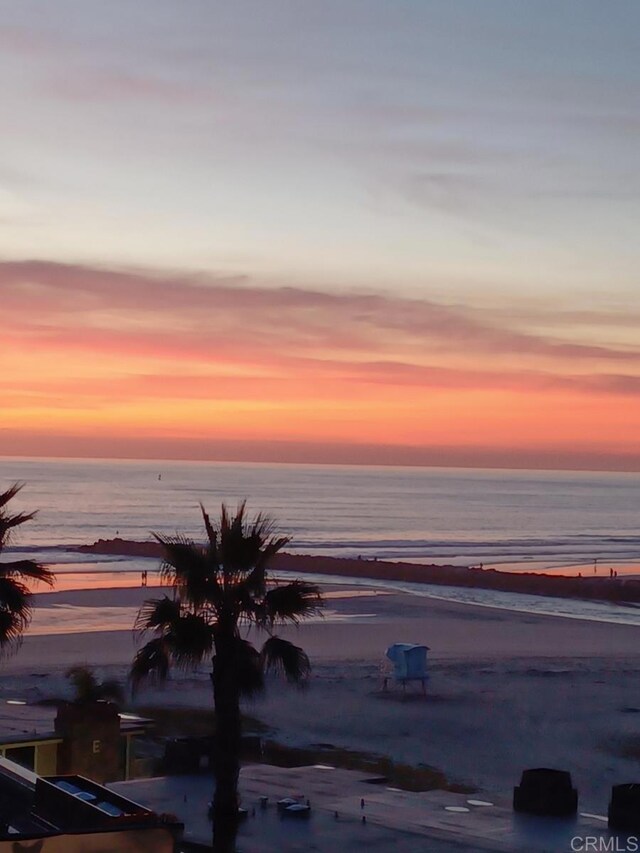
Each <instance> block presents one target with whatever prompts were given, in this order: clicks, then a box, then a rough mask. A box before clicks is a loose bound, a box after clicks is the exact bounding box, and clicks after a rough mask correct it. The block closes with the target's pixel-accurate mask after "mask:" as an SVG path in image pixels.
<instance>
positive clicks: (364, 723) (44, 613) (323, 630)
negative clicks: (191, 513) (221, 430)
mask: <svg viewBox="0 0 640 853" xmlns="http://www.w3.org/2000/svg"><path fill="white" fill-rule="evenodd" d="M326 591H327V592H328V593H329V594H330V596H329V597H328V599H327V607H326V610H327V613H326V616H325V618H324V619H322V620H317V621H314V622H312V623H310V624H306V625H303V626H301V627H300V628H297V629H295V628H290V629H286V630H285V629H283V630H282V631H281V632H280V633H282V634H283V635H286V636H288V637H291V638H293V639H295V640H296V641H297V642H299V644H300V645H302V646H303V647H304V648H305V649H306V650H307V652H308V653H309V655H310V657H311V659H312V662H313V667H314V669H313V676H312V679H311V683H310V684H309V687H308V688H307V689H306V690H304V691H298V690H295V689H291V688H289V687H284V686H281V685H279V684H272V685H270V689H269V690H268V692H267V694H266V695H265V696H264V697H262V698H260V699H258V700H256V701H254V702H252V703H250V704H249V705H247V711H248V713H250V714H251V715H252V716H254V717H257V718H259V719H260V720H262V721H263V722H264V723H266V724H267V725H269V726H270V727H271V728H272V730H273V737H274V738H275V739H277V740H278V741H280V742H283V743H287V744H290V745H297V746H308V745H310V744H317V743H325V744H333V745H335V746H341V747H345V748H352V749H358V750H363V751H368V752H376V753H380V754H381V755H385V756H389V757H391V758H394V759H396V760H398V761H402V762H406V763H408V764H413V765H417V764H420V763H425V764H429V765H431V766H434V767H436V768H438V769H439V770H441V771H443V772H444V773H445V774H446V776H447V778H448V780H449V781H451V782H459V783H463V784H465V785H468V786H471V787H473V788H477V789H478V790H481V791H484V792H487V793H491V792H494V793H500V794H508V793H509V790H510V788H511V786H512V785H513V784H514V782H515V781H516V779H517V777H518V775H519V773H520V772H521V770H522V769H523V768H524V767H527V766H541V765H551V766H558V767H564V768H567V769H569V770H571V772H572V773H573V774H574V777H575V781H576V784H577V785H578V787H579V788H580V790H581V792H582V796H583V805H584V806H585V807H587V806H588V807H589V808H591V809H594V810H596V811H599V812H602V809H603V808H604V807H605V800H606V796H607V795H608V790H609V786H610V785H611V784H613V783H615V782H620V781H629V780H633V779H635V778H636V777H637V775H638V773H637V771H638V766H637V756H638V754H639V748H640V735H639V732H638V726H639V721H640V686H639V685H638V674H639V672H640V643H639V642H638V640H639V639H640V628H638V627H634V626H624V625H620V626H618V625H611V624H604V623H595V622H589V621H585V620H575V619H566V618H561V617H549V616H546V617H545V616H534V615H531V614H524V613H516V612H510V611H505V610H497V609H492V608H487V607H475V606H472V605H464V604H456V603H451V602H444V601H438V600H432V599H425V598H420V597H417V596H411V595H406V594H379V592H376V591H375V590H369V591H367V590H362V589H359V590H349V589H348V588H347V589H345V588H343V587H341V588H338V587H331V586H328V587H326ZM161 592H162V590H159V589H153V588H147V589H141V588H122V589H120V588H119V589H104V590H95V589H93V590H86V591H83V590H76V591H67V592H53V593H43V594H40V595H39V596H38V606H37V608H36V613H35V617H34V620H33V633H30V634H28V635H27V636H26V638H25V640H24V643H23V645H22V647H21V649H20V650H19V652H18V653H17V654H16V655H15V656H13V657H11V658H9V659H5V660H4V661H3V662H2V675H0V697H1V698H2V699H3V700H7V699H22V700H26V701H28V702H36V701H40V700H42V699H47V698H53V697H59V696H62V695H65V694H66V693H67V692H68V686H67V685H66V683H65V679H64V670H65V668H66V667H68V666H70V665H72V664H77V663H85V664H89V665H92V666H95V667H98V669H99V671H100V673H102V674H103V675H106V674H108V675H109V676H118V677H121V678H124V677H125V676H126V670H127V666H128V663H129V662H130V660H131V657H132V654H133V651H134V647H135V638H134V636H133V633H132V631H131V630H130V627H126V628H122V629H120V630H91V631H86V632H76V633H56V634H49V633H39V632H41V631H46V630H47V626H48V625H49V626H50V625H51V624H52V620H53V621H55V619H56V614H57V613H58V612H60V611H62V612H68V611H67V610H65V608H72V610H71V612H73V613H86V612H89V613H90V612H91V611H94V616H95V610H96V608H97V609H98V612H99V613H101V614H104V613H106V614H108V615H109V614H110V616H109V618H111V617H112V616H113V612H114V611H115V612H116V613H117V618H118V619H120V620H122V621H123V624H126V625H128V626H130V624H131V619H130V617H131V614H133V613H135V611H136V609H137V607H138V606H139V604H140V603H141V602H142V601H143V600H144V598H146V597H149V596H150V595H151V596H153V595H156V594H157V593H161ZM125 620H129V621H128V623H127V622H126V621H125ZM93 624H94V627H95V625H96V624H99V623H96V622H95V620H94V623H93ZM392 642H416V643H425V644H426V645H428V646H429V647H430V649H431V651H430V660H431V664H430V671H431V679H430V682H429V687H428V691H427V697H426V698H422V697H421V696H419V695H418V694H417V691H416V692H415V693H414V692H413V691H411V690H409V691H408V692H407V695H403V694H402V692H401V691H400V690H392V691H390V692H388V693H387V694H384V693H382V692H381V689H380V688H381V678H380V665H381V663H382V661H383V655H384V651H385V649H386V647H387V646H388V645H390V644H391V643H392ZM210 703H211V695H210V684H209V679H208V675H207V672H206V670H205V669H203V670H202V671H201V672H196V673H189V674H177V675H175V676H174V677H173V678H172V679H171V681H170V682H169V683H168V684H167V685H166V686H165V687H164V688H158V687H147V688H145V689H143V690H142V691H141V692H140V694H139V695H138V696H137V697H136V699H135V702H132V707H134V706H135V705H138V706H143V707H149V706H168V707H178V706H179V707H209V706H210ZM633 756H635V757H633Z"/></svg>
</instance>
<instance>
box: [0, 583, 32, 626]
mask: <svg viewBox="0 0 640 853" xmlns="http://www.w3.org/2000/svg"><path fill="white" fill-rule="evenodd" d="M0 608H1V609H2V610H7V611H9V612H10V613H13V614H14V615H15V616H16V617H17V618H19V619H21V620H22V621H23V623H24V626H25V628H26V627H27V625H28V624H29V621H30V619H31V595H30V593H29V590H28V589H27V587H26V586H25V585H24V584H23V583H22V582H21V581H18V580H15V579H14V578H3V577H0Z"/></svg>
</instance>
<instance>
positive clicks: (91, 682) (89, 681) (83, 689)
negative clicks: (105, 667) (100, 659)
mask: <svg viewBox="0 0 640 853" xmlns="http://www.w3.org/2000/svg"><path fill="white" fill-rule="evenodd" d="M65 675H66V677H67V678H68V679H69V681H70V682H71V684H72V685H73V688H74V690H75V701H76V702H95V701H96V700H97V698H98V681H97V679H96V677H95V675H94V674H93V672H92V670H90V669H89V668H88V667H86V666H72V667H71V668H70V669H68V670H67V671H66V673H65Z"/></svg>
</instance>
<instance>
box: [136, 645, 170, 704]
mask: <svg viewBox="0 0 640 853" xmlns="http://www.w3.org/2000/svg"><path fill="white" fill-rule="evenodd" d="M170 666H171V657H170V655H169V649H168V646H167V642H166V640H165V639H164V637H157V638H156V639H154V640H149V642H148V643H145V645H144V646H142V648H141V649H138V651H137V652H136V656H135V657H134V659H133V663H132V664H131V669H130V670H129V681H130V682H131V687H132V690H133V692H134V693H135V691H136V690H137V689H138V688H139V687H140V685H141V684H142V682H143V681H146V680H154V679H157V680H158V681H161V682H162V681H166V679H167V676H168V675H169V669H170Z"/></svg>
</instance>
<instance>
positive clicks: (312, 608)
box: [264, 580, 323, 625]
mask: <svg viewBox="0 0 640 853" xmlns="http://www.w3.org/2000/svg"><path fill="white" fill-rule="evenodd" d="M322 606H323V602H322V596H321V595H320V590H319V588H318V587H317V586H316V585H315V584H312V583H307V582H306V581H300V580H295V581H291V583H287V584H283V585H280V586H275V587H273V589H270V590H269V592H267V594H266V595H265V597H264V614H265V617H266V620H267V621H268V622H270V623H271V624H272V625H273V624H275V623H278V622H281V623H282V622H293V623H295V624H298V622H299V621H300V620H301V619H307V618H308V617H310V616H315V615H317V614H318V613H320V612H321V609H322Z"/></svg>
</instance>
